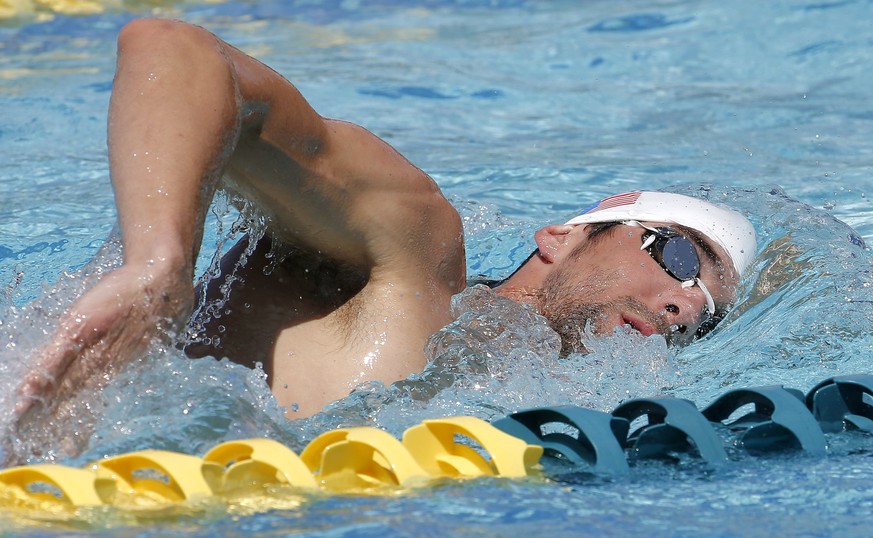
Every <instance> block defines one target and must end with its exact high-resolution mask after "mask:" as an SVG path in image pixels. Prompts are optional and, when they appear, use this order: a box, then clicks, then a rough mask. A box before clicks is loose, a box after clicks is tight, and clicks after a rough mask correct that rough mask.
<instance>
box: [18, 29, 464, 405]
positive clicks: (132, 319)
mask: <svg viewBox="0 0 873 538" xmlns="http://www.w3.org/2000/svg"><path fill="white" fill-rule="evenodd" d="M118 45H119V47H118V52H119V53H118V66H117V71H116V78H115V82H114V87H113V94H112V99H111V103H110V114H109V149H110V172H111V176H112V184H113V188H114V189H115V197H116V203H117V206H118V215H119V224H120V228H121V235H122V243H123V248H124V263H123V265H122V267H121V268H120V269H118V270H116V271H114V272H113V273H110V274H109V275H107V276H106V277H104V278H103V279H102V280H101V281H100V282H99V284H98V285H97V286H95V288H94V289H92V290H91V291H89V292H88V293H87V294H86V295H84V296H83V297H82V298H81V299H80V300H79V301H77V303H76V304H75V305H74V306H73V307H72V309H71V311H70V312H69V313H68V315H67V316H66V317H65V318H64V319H62V320H61V322H60V325H59V328H58V331H57V334H56V335H55V338H54V339H53V341H52V342H51V343H50V344H49V345H48V346H47V347H46V348H45V349H44V350H43V352H42V356H41V358H40V359H39V361H38V364H37V365H36V367H35V369H34V370H33V372H32V373H31V374H30V375H29V376H28V377H27V378H26V379H25V380H24V382H23V383H22V385H21V388H20V394H21V396H22V399H21V403H20V405H19V411H22V412H23V411H25V410H26V409H27V408H28V407H30V405H31V403H32V402H33V401H38V400H50V399H52V398H54V397H56V396H57V392H58V391H59V390H60V392H61V393H65V392H69V391H74V390H77V389H78V388H80V387H81V386H82V384H83V383H84V382H85V380H88V379H92V380H93V379H95V378H98V377H106V376H100V375H99V374H101V373H103V372H104V371H106V370H107V369H108V370H110V371H111V370H114V369H117V368H119V367H120V366H121V365H123V364H124V363H125V362H126V361H127V360H129V358H130V357H132V356H135V354H136V352H137V351H139V350H141V349H142V348H143V347H144V346H145V345H147V343H148V342H149V340H150V339H151V338H153V337H154V336H155V335H157V334H159V332H158V331H157V328H158V327H159V326H161V325H164V326H166V327H167V328H173V327H175V328H179V327H181V325H182V323H184V321H185V320H186V319H187V314H188V313H189V312H190V309H191V305H192V300H193V299H192V297H193V288H192V281H193V274H192V272H193V267H194V262H195V260H196V257H197V252H198V249H199V247H200V240H201V237H202V232H203V222H204V217H205V213H206V211H207V208H208V206H209V203H210V201H211V199H212V195H213V194H214V192H215V189H216V188H218V186H219V185H220V184H222V182H224V183H223V184H222V185H223V186H225V187H227V188H228V189H229V190H232V191H235V192H236V193H238V194H240V195H242V196H244V197H246V198H248V199H250V200H252V201H253V202H254V203H255V204H256V205H257V206H259V207H260V208H261V210H262V211H263V212H264V213H265V214H266V215H267V217H268V219H269V222H270V232H271V233H272V234H274V235H276V236H277V237H278V238H279V239H280V240H282V241H285V242H288V243H292V244H296V245H299V246H301V247H304V248H311V249H316V250H318V251H319V252H322V253H324V254H326V255H328V256H330V257H332V258H334V259H336V260H338V261H342V262H344V263H348V264H351V265H354V266H358V267H360V268H362V269H364V270H366V271H368V272H371V273H372V274H374V275H383V274H387V275H393V276H397V275H404V274H406V272H408V271H409V270H412V271H421V270H426V271H428V272H430V273H431V274H432V275H433V276H434V278H433V279H432V280H433V285H434V286H436V287H438V288H442V289H444V290H446V291H449V292H455V291H458V290H459V289H460V287H461V286H463V247H462V243H461V241H462V239H461V229H460V220H459V218H458V216H457V213H456V212H455V211H454V210H453V209H452V208H451V206H450V205H449V204H448V203H447V202H446V200H445V198H444V197H443V196H442V194H441V193H440V192H439V189H438V188H437V187H436V185H435V184H434V183H433V182H432V181H431V180H430V178H428V177H427V175H426V174H424V173H423V172H421V171H420V170H418V169H417V168H415V167H414V166H412V165H411V164H410V163H409V162H408V161H406V160H405V159H404V158H403V157H402V156H400V155H399V154H398V153H397V152H396V151H394V150H393V149H392V148H391V147H390V146H388V145H387V144H385V143H384V142H382V141H381V140H379V139H378V138H377V137H375V136H373V135H372V134H370V133H369V132H368V131H366V130H364V129H362V128H360V127H358V126H355V125H352V124H348V123H344V122H339V121H334V120H327V119H324V118H322V117H321V116H319V115H318V114H317V113H316V112H315V111H314V110H312V108H311V107H310V106H309V104H308V103H307V102H306V101H305V100H304V98H303V97H302V96H301V95H300V93H299V92H298V91H297V89H296V88H295V87H294V86H293V85H291V84H290V83H289V82H288V81H286V80H285V79H284V78H282V77H281V76H279V75H278V74H277V73H275V72H274V71H273V70H271V69H270V68H268V67H266V66H265V65H263V64H261V63H260V62H258V61H257V60H255V59H253V58H251V57H249V56H246V55H245V54H243V53H241V52H240V51H238V50H236V49H234V48H233V47H231V46H229V45H228V44H226V43H224V42H223V41H221V40H220V39H218V38H217V37H215V36H214V35H212V34H210V33H209V32H207V31H206V30H204V29H202V28H198V27H194V26H191V25H188V24H184V23H180V22H173V21H164V20H141V21H135V22H133V23H131V24H129V25H128V26H127V27H125V28H124V30H123V31H122V33H121V34H120V36H119V42H118ZM419 274H420V273H419ZM398 278H403V277H402V276H401V277H398ZM110 373H111V372H110Z"/></svg>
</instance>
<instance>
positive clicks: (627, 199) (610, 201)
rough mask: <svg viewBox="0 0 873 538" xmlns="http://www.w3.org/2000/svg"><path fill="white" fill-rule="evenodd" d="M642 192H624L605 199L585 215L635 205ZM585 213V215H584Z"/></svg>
mask: <svg viewBox="0 0 873 538" xmlns="http://www.w3.org/2000/svg"><path fill="white" fill-rule="evenodd" d="M640 194H642V193H640V192H623V193H621V194H616V195H615V196H610V197H609V198H604V199H603V200H600V201H599V202H597V204H595V205H593V206H591V207H590V208H589V209H588V210H586V211H585V212H584V213H594V212H595V211H603V210H604V209H610V208H613V207H619V206H623V205H633V204H635V203H636V202H637V200H639V198H640ZM584 213H583V214H584Z"/></svg>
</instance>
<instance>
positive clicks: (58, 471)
mask: <svg viewBox="0 0 873 538" xmlns="http://www.w3.org/2000/svg"><path fill="white" fill-rule="evenodd" d="M0 485H2V486H4V487H7V488H12V489H14V490H16V491H15V492H16V493H17V494H18V495H16V496H19V497H20V498H23V499H24V500H31V501H37V502H39V501H46V500H49V501H57V502H61V503H67V504H70V505H72V506H93V505H99V504H105V503H107V502H108V500H109V499H110V498H111V496H112V493H114V491H115V488H116V483H115V481H114V480H112V479H109V478H103V477H98V476H97V475H96V474H95V473H94V472H92V471H88V470H85V469H78V468H74V467H65V466H63V465H52V464H48V463H41V464H36V465H27V466H22V467H12V468H9V469H4V470H3V471H0Z"/></svg>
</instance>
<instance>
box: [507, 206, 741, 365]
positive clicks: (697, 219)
mask: <svg viewBox="0 0 873 538" xmlns="http://www.w3.org/2000/svg"><path fill="white" fill-rule="evenodd" d="M535 238H536V241H537V247H538V251H537V253H536V254H537V255H535V256H533V258H532V259H531V260H530V261H529V262H528V263H527V264H525V265H526V266H527V267H523V268H522V269H520V270H519V271H518V273H517V275H518V276H517V277H516V276H513V277H511V278H510V279H509V280H507V282H506V284H505V285H504V286H506V288H505V289H502V290H500V289H499V290H498V291H501V292H502V293H504V294H505V295H507V296H510V297H513V296H514V298H516V299H518V300H522V301H525V297H524V296H522V295H525V294H520V293H518V292H517V291H513V290H518V289H525V290H527V294H528V295H527V297H528V298H529V300H527V301H525V302H530V303H532V304H534V305H535V306H536V307H537V309H538V310H539V311H540V313H541V314H542V315H543V316H545V317H546V318H547V319H548V320H549V323H550V325H551V326H552V327H553V328H554V329H555V330H556V331H557V332H558V333H559V334H561V337H562V339H563V342H564V349H565V351H572V350H577V349H581V348H582V344H581V340H582V337H583V332H584V329H585V328H586V327H590V328H592V329H594V331H595V333H600V334H611V333H612V331H613V329H614V328H615V327H623V326H628V327H630V328H631V329H633V330H636V331H638V332H640V333H642V334H643V335H650V334H655V333H658V334H663V335H664V336H665V337H666V338H667V339H668V340H669V341H671V342H675V343H685V342H688V341H690V340H691V339H692V338H694V337H695V336H699V335H701V334H704V333H705V332H707V331H709V330H711V329H712V327H714V325H715V324H716V323H717V322H718V320H720V319H721V317H723V316H724V312H725V310H726V309H727V307H728V306H729V305H730V304H731V303H732V302H733V301H734V299H735V296H736V289H737V284H738V282H739V279H740V277H741V276H742V274H743V271H745V270H746V269H747V268H748V266H749V265H750V264H751V262H752V260H753V259H754V256H755V253H756V250H757V247H756V243H755V241H756V240H755V231H754V228H753V227H752V225H751V223H750V222H749V221H748V220H747V219H746V218H745V217H743V216H742V215H740V214H739V213H737V212H736V211H733V210H730V209H725V208H723V207H719V206H716V205H714V204H711V203H709V202H706V201H703V200H699V199H696V198H692V197H688V196H683V195H679V194H670V193H661V192H632V193H624V194H620V195H616V196H612V197H610V198H606V199H604V200H601V201H600V202H599V203H598V204H595V205H594V206H592V207H591V208H589V209H588V210H586V211H585V212H584V213H582V214H581V215H579V216H577V217H575V218H573V219H571V220H570V221H568V222H567V223H566V224H563V225H552V226H547V227H545V228H543V229H541V230H539V231H538V232H537V234H536V236H535ZM532 290H533V292H532Z"/></svg>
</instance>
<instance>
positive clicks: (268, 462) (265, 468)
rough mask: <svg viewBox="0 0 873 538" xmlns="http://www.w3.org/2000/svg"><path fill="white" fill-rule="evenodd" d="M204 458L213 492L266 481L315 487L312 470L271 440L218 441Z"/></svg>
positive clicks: (205, 468) (205, 471)
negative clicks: (218, 443)
mask: <svg viewBox="0 0 873 538" xmlns="http://www.w3.org/2000/svg"><path fill="white" fill-rule="evenodd" d="M203 461H204V465H203V476H204V477H205V478H206V481H207V482H209V484H210V486H211V487H212V489H213V490H214V491H224V490H227V489H231V488H235V487H241V486H247V485H252V484H269V483H279V484H289V485H291V486H297V487H302V488H316V487H318V484H317V483H316V482H315V477H314V476H312V472H311V471H310V470H309V468H308V467H307V466H306V465H305V464H304V463H303V461H302V460H301V459H300V458H299V457H298V456H297V454H295V453H294V452H293V451H292V450H291V449H290V448H288V447H286V446H285V445H283V444H282V443H279V442H278V441H274V440H273V439H240V440H237V441H228V442H226V443H221V444H220V445H217V446H215V447H213V448H212V449H211V450H210V451H209V452H207V453H206V454H205V455H204V456H203ZM211 464H215V465H211Z"/></svg>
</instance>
